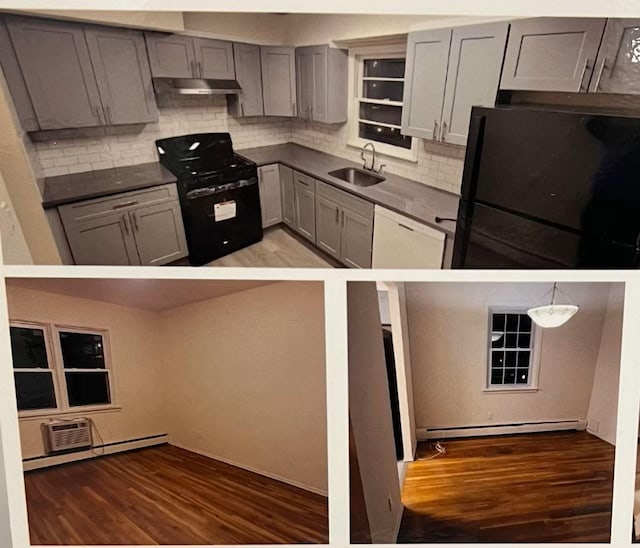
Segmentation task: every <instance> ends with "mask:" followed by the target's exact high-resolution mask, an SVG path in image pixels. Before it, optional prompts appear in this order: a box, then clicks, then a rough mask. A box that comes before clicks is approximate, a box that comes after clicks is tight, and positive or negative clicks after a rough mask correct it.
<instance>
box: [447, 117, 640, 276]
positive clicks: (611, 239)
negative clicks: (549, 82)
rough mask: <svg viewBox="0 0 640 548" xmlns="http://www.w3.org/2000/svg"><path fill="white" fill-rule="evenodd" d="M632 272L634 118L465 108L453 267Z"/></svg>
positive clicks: (639, 195)
mask: <svg viewBox="0 0 640 548" xmlns="http://www.w3.org/2000/svg"><path fill="white" fill-rule="evenodd" d="M639 264H640V119H639V118H634V117H630V116H610V115H603V114H600V113H584V112H576V111H567V110H561V109H557V110H553V109H551V108H535V107H520V106H518V107H516V106H505V107H494V108H483V107H474V108H473V110H472V113H471V122H470V127H469V138H468V142H467V154H466V157H465V165H464V174H463V180H462V192H461V200H460V206H459V210H458V218H457V227H456V237H455V245H454V252H453V264H452V266H453V268H531V269H538V268H638V265H639Z"/></svg>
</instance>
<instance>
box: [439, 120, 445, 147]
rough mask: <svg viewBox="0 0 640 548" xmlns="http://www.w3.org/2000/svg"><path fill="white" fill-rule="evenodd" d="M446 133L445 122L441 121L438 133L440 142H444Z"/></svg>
mask: <svg viewBox="0 0 640 548" xmlns="http://www.w3.org/2000/svg"><path fill="white" fill-rule="evenodd" d="M446 133H447V122H442V132H441V133H440V142H441V143H444V140H445V137H446Z"/></svg>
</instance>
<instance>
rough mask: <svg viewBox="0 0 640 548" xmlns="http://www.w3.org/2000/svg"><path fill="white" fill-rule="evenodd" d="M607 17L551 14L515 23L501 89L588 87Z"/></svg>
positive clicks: (578, 88) (577, 89)
mask: <svg viewBox="0 0 640 548" xmlns="http://www.w3.org/2000/svg"><path fill="white" fill-rule="evenodd" d="M604 26H605V19H588V18H563V19H559V18H549V19H529V20H524V21H514V22H513V23H511V31H510V33H509V41H508V44H507V51H506V54H505V60H504V68H503V71H502V79H501V81H500V88H501V89H508V90H534V91H566V92H580V91H586V90H587V86H588V85H589V80H590V78H591V74H592V71H593V67H594V63H595V61H596V55H597V53H598V46H599V45H600V40H601V38H602V34H603V31H604Z"/></svg>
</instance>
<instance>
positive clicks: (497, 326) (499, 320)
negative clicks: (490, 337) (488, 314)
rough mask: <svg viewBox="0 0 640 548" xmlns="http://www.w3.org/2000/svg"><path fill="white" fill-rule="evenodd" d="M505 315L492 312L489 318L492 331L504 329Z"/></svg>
mask: <svg viewBox="0 0 640 548" xmlns="http://www.w3.org/2000/svg"><path fill="white" fill-rule="evenodd" d="M505 321H506V316H505V315H504V314H494V315H493V319H492V320H491V323H492V324H493V325H492V328H491V329H492V331H504V326H505Z"/></svg>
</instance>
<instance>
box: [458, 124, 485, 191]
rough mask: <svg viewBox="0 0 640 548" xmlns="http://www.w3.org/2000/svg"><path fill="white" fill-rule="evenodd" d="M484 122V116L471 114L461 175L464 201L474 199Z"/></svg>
mask: <svg viewBox="0 0 640 548" xmlns="http://www.w3.org/2000/svg"><path fill="white" fill-rule="evenodd" d="M485 123H486V116H484V115H481V114H480V115H479V114H476V115H473V114H472V115H471V123H470V124H469V137H468V139H467V153H466V155H465V159H464V170H463V176H462V192H461V194H462V199H463V200H464V201H471V200H474V199H475V195H476V186H477V182H478V170H479V169H480V156H481V155H482V140H483V138H484V127H485Z"/></svg>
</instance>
